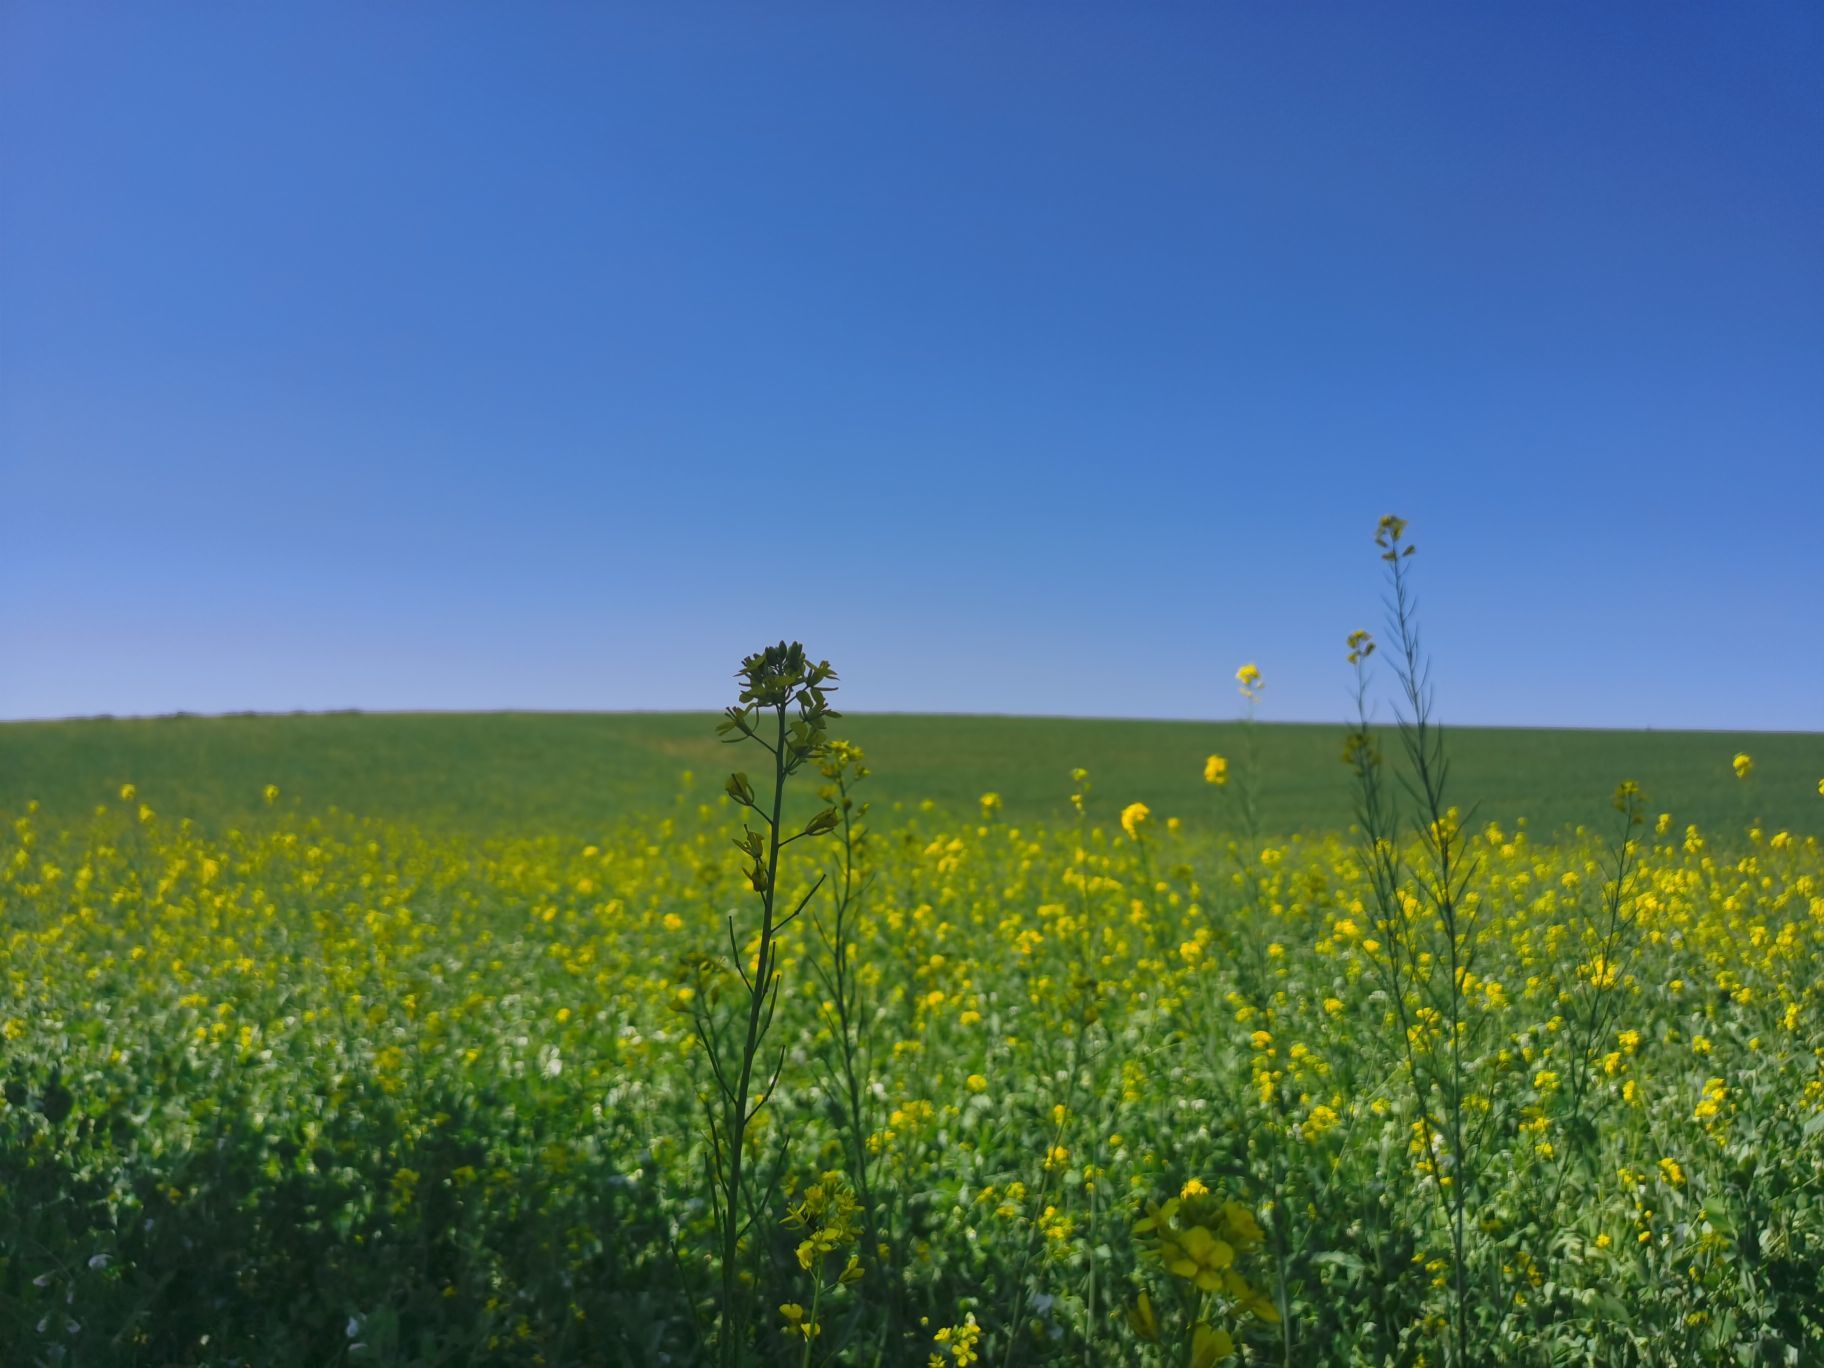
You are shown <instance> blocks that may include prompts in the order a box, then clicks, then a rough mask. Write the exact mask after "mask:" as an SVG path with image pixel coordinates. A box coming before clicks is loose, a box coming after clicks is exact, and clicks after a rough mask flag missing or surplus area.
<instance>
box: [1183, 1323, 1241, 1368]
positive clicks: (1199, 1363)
mask: <svg viewBox="0 0 1824 1368" xmlns="http://www.w3.org/2000/svg"><path fill="white" fill-rule="evenodd" d="M1234 1352H1235V1340H1234V1337H1233V1336H1231V1335H1230V1334H1229V1332H1228V1331H1227V1330H1216V1329H1212V1328H1211V1327H1210V1326H1208V1325H1199V1326H1198V1327H1197V1328H1196V1329H1195V1330H1193V1331H1192V1332H1191V1368H1215V1365H1216V1364H1218V1363H1221V1362H1222V1361H1223V1360H1224V1359H1226V1358H1227V1357H1228V1356H1229V1355H1230V1354H1233V1353H1234Z"/></svg>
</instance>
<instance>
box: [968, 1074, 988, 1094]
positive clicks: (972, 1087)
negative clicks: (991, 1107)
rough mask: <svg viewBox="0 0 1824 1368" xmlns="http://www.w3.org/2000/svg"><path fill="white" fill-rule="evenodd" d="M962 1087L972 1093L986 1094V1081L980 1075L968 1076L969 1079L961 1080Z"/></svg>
mask: <svg viewBox="0 0 1824 1368" xmlns="http://www.w3.org/2000/svg"><path fill="white" fill-rule="evenodd" d="M963 1086H964V1087H966V1088H968V1089H969V1091H970V1092H972V1093H981V1092H987V1091H988V1080H987V1079H985V1078H983V1077H982V1076H981V1075H980V1074H970V1075H969V1077H967V1078H965V1079H964V1080H963Z"/></svg>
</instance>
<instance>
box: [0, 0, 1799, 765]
mask: <svg viewBox="0 0 1824 1368" xmlns="http://www.w3.org/2000/svg"><path fill="white" fill-rule="evenodd" d="M1821 66H1824V10H1820V9H1819V8H1818V7H1817V6H1815V5H1813V4H1809V3H1793V4H1772V3H1767V4H1761V3H1754V4H1744V5H1732V6H1717V5H1680V4H1666V3H1658V2H1656V3H1641V4H1620V3H1617V4H1606V5H1595V6H1592V5H1581V4H1527V5H1519V4H1514V5H1476V6H1465V5H1455V4H1452V5H1444V4H1439V5H1427V4H1401V5H1398V6H1374V7H1369V6H1360V5H1348V6H1345V5H1312V6H1277V5H1276V6H1267V5H1244V4H1238V3H1202V4H1195V5H1191V4H1186V5H1149V6H1135V5H1101V4H1097V5H1071V4H1055V3H1045V4H1038V3H1032V4H991V5H976V4H963V3H935V4H918V5H910V4H899V5H886V4H854V5H850V4H840V5H839V4H826V5H814V6H812V5H793V4H782V5H768V6H753V5H727V6H723V5H715V4H707V3H704V4H688V5H668V6H653V5H639V6H625V7H616V6H607V5H592V4H555V3H553V4H533V5H515V6H506V5H497V4H474V5H468V6H463V5H441V4H440V5H428V4H426V5H416V4H397V5H386V6H375V5H366V4H362V5H354V4H348V5H338V4H333V3H316V4H310V5H289V6H276V5H258V6H255V5H230V4H207V3H199V4H186V5H139V4H133V5H128V4H119V5H113V6H95V5H88V4H82V3H76V4H62V3H56V4H53V3H50V2H49V0H37V2H36V3H16V4H11V5H8V6H6V7H5V8H4V9H3V10H0V477H3V478H0V491H3V497H0V584H3V587H4V595H3V597H0V602H3V605H4V606H3V609H0V612H3V613H4V621H3V622H0V640H3V641H4V655H3V656H0V716H10V717H41V716H59V715H68V714H87V713H96V712H115V713H148V712H151V713H156V712H165V711H172V710H177V709H189V710H193V711H201V712H213V711H225V710H236V709H260V710H280V709H293V708H310V709H316V708H333V707H349V706H353V707H364V708H375V709H381V708H499V707H526V708H576V709H595V708H696V707H717V706H720V705H721V704H722V703H724V702H727V701H730V700H729V695H730V693H731V687H732V686H731V677H732V673H733V670H734V668H735V665H736V664H737V662H738V660H739V657H740V656H741V655H742V654H744V653H745V652H746V651H748V650H751V649H753V648H754V647H756V646H758V645H759V644H761V643H763V642H765V641H767V640H771V639H777V638H779V637H780V636H792V637H801V638H802V639H803V640H804V641H805V642H806V643H807V645H808V646H809V647H810V648H811V649H812V650H813V652H815V653H817V654H819V655H824V656H827V657H829V658H830V659H831V660H832V661H833V662H834V663H835V664H836V665H837V667H838V669H839V670H840V671H841V672H842V674H843V676H844V683H845V688H844V692H843V694H842V699H843V700H844V701H845V702H846V703H847V705H848V706H851V707H853V708H856V709H898V710H941V711H987V712H1037V713H1077V714H1103V715H1121V716H1171V717H1203V716H1213V717H1227V716H1233V715H1235V714H1236V713H1237V711H1238V710H1239V703H1240V700H1239V699H1238V698H1237V697H1236V695H1235V692H1234V689H1233V685H1232V683H1231V676H1232V674H1233V671H1234V669H1235V667H1236V666H1237V665H1239V664H1241V663H1242V662H1243V661H1247V660H1256V661H1258V662H1259V663H1260V665H1261V668H1262V669H1263V670H1264V671H1265V673H1266V676H1267V679H1268V685H1269V687H1268V689H1267V692H1266V694H1265V696H1264V698H1263V708H1262V715H1263V716H1266V717H1269V718H1274V717H1279V718H1308V719H1326V718H1333V717H1336V716H1338V715H1339V714H1340V713H1341V712H1342V711H1343V710H1344V708H1345V706H1346V689H1347V667H1346V666H1345V664H1344V662H1343V658H1342V657H1343V646H1342V642H1343V638H1344V636H1345V635H1346V634H1347V633H1348V632H1349V631H1350V630H1351V629H1352V628H1354V627H1357V626H1361V625H1368V626H1371V627H1372V626H1377V625H1378V618H1379V608H1378V599H1379V590H1380V585H1379V579H1378V572H1379V570H1380V569H1381V566H1380V564H1379V562H1378V561H1377V560H1376V559H1375V551H1374V547H1373V545H1372V540H1371V537H1372V530H1373V526H1374V523H1375V520H1376V518H1377V517H1378V516H1379V515H1380V514H1381V513H1383V512H1387V511H1397V512H1399V513H1401V514H1403V515H1404V516H1406V517H1407V518H1408V519H1410V520H1411V524H1412V535H1413V537H1414V539H1415V541H1416V542H1417V544H1418V546H1419V547H1420V552H1419V556H1418V559H1417V561H1416V562H1415V569H1416V570H1417V572H1418V580H1419V586H1420V592H1421V596H1422V603H1423V618H1424V623H1425V629H1426V635H1427V640H1428V642H1429V644H1430V646H1431V648H1432V649H1433V651H1434V652H1435V655H1436V659H1437V671H1436V673H1437V683H1438V688H1439V694H1440V704H1441V709H1442V712H1443V714H1444V716H1445V717H1446V718H1447V719H1452V720H1456V721H1460V722H1486V723H1514V724H1546V725H1557V724H1567V725H1615V726H1656V727H1678V726H1690V727H1750V728H1753V727H1766V728H1790V729H1808V730H1810V729H1819V728H1824V592H1820V590H1821V589H1824V526H1821V519H1824V236H1821V235H1820V224H1824V83H1820V82H1819V81H1818V80H1817V79H1816V74H1817V72H1818V70H1819V69H1820V67H1821Z"/></svg>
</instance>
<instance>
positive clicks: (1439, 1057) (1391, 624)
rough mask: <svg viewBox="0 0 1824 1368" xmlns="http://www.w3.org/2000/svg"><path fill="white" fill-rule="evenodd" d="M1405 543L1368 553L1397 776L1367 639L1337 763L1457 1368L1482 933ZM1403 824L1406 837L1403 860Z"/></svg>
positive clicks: (1475, 1140) (1463, 1324)
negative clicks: (1433, 1205) (1393, 690)
mask: <svg viewBox="0 0 1824 1368" xmlns="http://www.w3.org/2000/svg"><path fill="white" fill-rule="evenodd" d="M1405 534H1406V522H1405V520H1404V519H1403V518H1397V517H1393V516H1392V515H1389V516H1387V517H1384V518H1382V519H1381V521H1380V524H1379V526H1378V527H1377V528H1376V530H1375V545H1377V546H1378V547H1380V548H1381V559H1382V560H1383V561H1384V562H1386V564H1387V600H1386V606H1387V627H1388V632H1389V635H1390V637H1391V642H1390V647H1391V654H1392V656H1393V672H1394V677H1395V680H1396V681H1397V684H1398V697H1399V704H1398V706H1397V708H1396V714H1397V724H1398V732H1399V740H1400V750H1401V752H1402V755H1403V759H1404V760H1405V766H1404V770H1403V772H1401V773H1400V774H1399V775H1398V779H1397V787H1396V786H1394V785H1389V784H1388V783H1387V780H1386V776H1385V773H1384V771H1383V768H1382V755H1381V751H1380V747H1379V744H1378V742H1377V741H1376V739H1375V736H1374V734H1373V731H1372V730H1371V728H1370V725H1369V717H1368V670H1367V661H1368V657H1369V656H1370V654H1371V653H1372V652H1373V650H1374V643H1373V642H1372V640H1370V638H1369V637H1368V634H1367V633H1366V632H1359V633H1356V634H1355V635H1353V636H1351V637H1350V639H1349V646H1350V651H1349V660H1350V663H1351V664H1352V665H1354V666H1355V670H1356V725H1355V728H1354V730H1353V731H1352V732H1351V733H1350V736H1349V743H1348V746H1347V748H1346V750H1345V752H1344V757H1343V758H1344V760H1345V761H1346V762H1348V764H1349V765H1350V767H1351V768H1352V769H1353V770H1354V772H1355V778H1356V822H1357V827H1358V829H1359V830H1360V832H1361V837H1362V860H1363V863H1364V865H1365V866H1366V873H1367V876H1368V882H1369V887H1370V890H1371V892H1372V894H1373V903H1374V915H1375V929H1376V932H1377V934H1378V937H1379V949H1378V950H1377V952H1376V953H1375V954H1373V956H1372V959H1373V962H1374V966H1375V969H1376V971H1377V973H1378V974H1379V976H1380V981H1381V987H1382V989H1383V990H1384V992H1385V994H1386V997H1387V1001H1388V1005H1389V1007H1390V1009H1391V1010H1392V1012H1393V1014H1394V1018H1395V1023H1396V1025H1397V1027H1398V1031H1399V1050H1400V1062H1401V1065H1402V1072H1403V1073H1404V1075H1405V1078H1406V1082H1407V1085H1408V1087H1409V1089H1410V1093H1411V1099H1412V1104H1413V1108H1414V1112H1415V1113H1416V1115H1415V1118H1414V1121H1413V1126H1414V1129H1415V1132H1416V1138H1415V1144H1416V1145H1417V1146H1418V1149H1419V1152H1420V1153H1421V1154H1422V1156H1423V1158H1422V1161H1421V1166H1422V1168H1423V1169H1424V1171H1425V1173H1426V1175H1427V1178H1428V1180H1429V1185H1430V1186H1431V1189H1432V1191H1433V1192H1434V1193H1435V1194H1436V1196H1437V1200H1438V1206H1439V1213H1440V1216H1441V1218H1442V1221H1443V1224H1444V1227H1445V1230H1446V1232H1447V1233H1448V1237H1449V1240H1450V1251H1451V1259H1450V1263H1451V1269H1450V1273H1451V1279H1450V1293H1451V1297H1450V1301H1451V1310H1450V1315H1449V1316H1448V1317H1447V1324H1448V1330H1449V1344H1450V1361H1451V1362H1452V1363H1453V1364H1456V1365H1459V1368H1461V1365H1463V1364H1465V1363H1468V1362H1469V1361H1470V1358H1471V1351H1470V1347H1469V1346H1470V1328H1469V1267H1468V1263H1469V1256H1470V1249H1469V1240H1470V1236H1471V1231H1470V1228H1469V1212H1470V1202H1471V1198H1472V1194H1473V1191H1474V1189H1475V1186H1476V1179H1477V1171H1476V1159H1477V1154H1478V1150H1479V1148H1480V1146H1479V1140H1480V1138H1481V1132H1480V1128H1479V1127H1477V1126H1476V1125H1475V1124H1474V1123H1472V1121H1471V1120H1470V1118H1469V1115H1468V1112H1469V1110H1470V1107H1469V1105H1468V1104H1469V1102H1470V1077H1469V1073H1470V1069H1471V1066H1472V1063H1473V1060H1474V1058H1475V1056H1474V1054H1473V1044H1474V1040H1473V1037H1474V1036H1475V1034H1476V1029H1477V1025H1478V1019H1477V1018H1476V1016H1475V1015H1474V1014H1472V1012H1471V1010H1470V990H1471V987H1472V985H1473V983H1474V981H1475V978H1474V970H1475V963H1476V952H1477V949H1478V944H1479V939H1480V936H1479V932H1480V930H1481V928H1480V925H1479V922H1478V918H1477V903H1476V900H1475V899H1474V898H1472V897H1468V896H1466V895H1467V894H1468V892H1469V885H1470V881H1471V879H1472V877H1473V876H1474V873H1475V861H1474V859H1473V858H1472V857H1471V856H1470V854H1469V851H1468V838H1467V835H1466V831H1467V827H1468V821H1467V819H1465V818H1464V817H1463V816H1462V815H1461V814H1459V812H1458V811H1457V809H1456V808H1455V807H1452V806H1451V805H1450V803H1449V801H1448V799H1447V797H1446V789H1447V783H1448V780H1449V776H1450V761H1449V757H1448V754H1447V753H1446V750H1445V746H1444V731H1443V728H1442V727H1441V726H1440V725H1439V724H1438V721H1437V716H1436V712H1435V702H1434V698H1433V695H1432V688H1431V664H1430V660H1429V659H1428V658H1427V656H1426V655H1425V652H1424V650H1423V648H1422V647H1421V645H1420V642H1419V628H1418V602H1417V599H1416V598H1415V597H1414V594H1413V590H1412V579H1411V572H1410V570H1409V569H1408V568H1407V562H1408V561H1409V560H1410V559H1411V557H1412V554H1413V551H1414V547H1413V545H1412V543H1411V542H1408V541H1406V540H1405ZM1402 799H1403V800H1404V803H1403V804H1402ZM1403 806H1404V808H1405V809H1406V813H1405V814H1403V813H1402V807H1403ZM1408 824H1410V828H1411V829H1413V831H1414V834H1415V835H1416V837H1417V840H1416V843H1415V844H1414V846H1413V848H1412V849H1411V850H1410V851H1409V850H1408V849H1407V848H1406V845H1405V840H1406V831H1407V830H1408Z"/></svg>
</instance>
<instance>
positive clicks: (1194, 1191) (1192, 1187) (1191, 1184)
mask: <svg viewBox="0 0 1824 1368" xmlns="http://www.w3.org/2000/svg"><path fill="white" fill-rule="evenodd" d="M1178 1195H1179V1197H1181V1198H1183V1199H1184V1200H1185V1201H1187V1202H1188V1201H1189V1200H1190V1199H1191V1198H1193V1197H1208V1196H1209V1195H1210V1190H1209V1189H1208V1188H1207V1187H1205V1186H1204V1185H1203V1179H1201V1178H1187V1179H1186V1180H1185V1184H1184V1186H1183V1187H1182V1188H1180V1189H1179V1192H1178Z"/></svg>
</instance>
